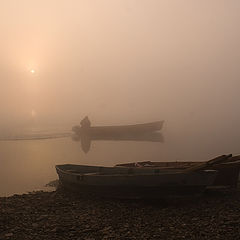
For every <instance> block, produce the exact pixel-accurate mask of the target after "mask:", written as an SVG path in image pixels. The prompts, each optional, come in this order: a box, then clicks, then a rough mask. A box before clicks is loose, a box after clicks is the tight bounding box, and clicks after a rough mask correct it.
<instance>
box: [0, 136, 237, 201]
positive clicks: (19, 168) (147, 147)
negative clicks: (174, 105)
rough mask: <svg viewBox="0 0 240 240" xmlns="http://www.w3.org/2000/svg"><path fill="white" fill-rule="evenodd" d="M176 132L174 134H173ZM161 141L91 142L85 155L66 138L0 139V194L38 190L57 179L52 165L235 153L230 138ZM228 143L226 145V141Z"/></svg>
mask: <svg viewBox="0 0 240 240" xmlns="http://www.w3.org/2000/svg"><path fill="white" fill-rule="evenodd" d="M176 133H177V134H176ZM163 135H164V137H165V142H164V143H159V142H131V141H93V142H92V145H91V150H90V151H89V152H88V153H87V154H85V153H84V152H83V151H82V149H81V144H80V142H74V141H72V139H71V138H70V137H66V138H57V139H45V140H20V141H0V196H9V195H12V194H15V193H23V192H28V191H33V190H38V189H43V188H44V186H45V185H46V184H47V183H48V182H50V181H52V180H55V179H57V178H58V177H57V174H56V171H55V165H56V164H65V163H73V164H88V165H104V166H114V165H115V164H117V163H126V162H137V161H146V160H150V161H184V160H186V161H199V160H208V159H211V158H213V157H215V156H217V155H220V154H227V153H233V154H236V153H238V152H239V151H238V144H237V142H236V140H235V139H234V138H229V139H228V138H224V139H220V138H219V139H218V140H217V141H216V137H215V136H214V138H213V137H212V138H211V136H209V137H208V138H199V136H198V137H196V136H194V135H193V134H191V133H189V134H187V133H186V132H185V134H184V138H183V135H182V134H181V133H179V132H176V131H175V132H174V131H172V132H170V131H169V132H167V131H165V132H163ZM227 143H228V144H227Z"/></svg>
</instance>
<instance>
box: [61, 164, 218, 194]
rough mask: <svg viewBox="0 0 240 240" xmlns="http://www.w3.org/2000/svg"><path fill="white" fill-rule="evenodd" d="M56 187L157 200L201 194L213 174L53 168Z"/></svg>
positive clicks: (211, 181) (102, 168)
mask: <svg viewBox="0 0 240 240" xmlns="http://www.w3.org/2000/svg"><path fill="white" fill-rule="evenodd" d="M56 171H57V174H58V176H59V180H60V184H61V185H62V186H63V187H65V188H67V189H71V190H74V191H80V192H90V193H98V194H103V195H107V196H112V197H116V196H117V197H119V196H123V197H129V196H130V197H131V196H138V197H146V196H151V197H152V196H154V197H161V196H166V195H169V194H170V195H185V194H194V193H201V192H203V191H204V190H205V188H206V187H207V186H209V185H211V184H212V183H213V182H214V180H215V178H216V175H217V171H216V170H201V171H191V172H185V171H181V170H176V171H169V170H168V169H159V168H133V167H103V166H87V165H71V164H65V165H57V166H56Z"/></svg>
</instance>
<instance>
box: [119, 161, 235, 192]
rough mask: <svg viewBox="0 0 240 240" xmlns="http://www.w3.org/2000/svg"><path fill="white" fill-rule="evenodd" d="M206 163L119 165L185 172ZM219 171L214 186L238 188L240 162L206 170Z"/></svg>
mask: <svg viewBox="0 0 240 240" xmlns="http://www.w3.org/2000/svg"><path fill="white" fill-rule="evenodd" d="M203 163H204V162H151V161H146V162H138V163H125V164H118V165H116V166H119V167H128V168H129V167H133V168H148V167H150V168H154V167H155V168H160V169H165V170H169V171H171V170H173V171H176V170H185V169H188V168H190V167H193V166H197V165H201V164H203ZM206 168H207V169H210V170H217V171H218V173H217V176H216V178H215V180H214V182H213V184H212V185H213V186H226V187H230V188H236V187H237V184H238V180H239V173H240V161H239V160H238V161H233V160H231V158H230V159H229V160H228V162H225V163H219V164H214V165H209V166H207V167H205V169H206Z"/></svg>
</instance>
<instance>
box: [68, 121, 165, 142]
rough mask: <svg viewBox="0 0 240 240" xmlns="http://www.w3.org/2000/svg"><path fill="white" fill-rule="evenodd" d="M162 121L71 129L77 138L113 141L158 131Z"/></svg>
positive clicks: (84, 126) (86, 126) (85, 125)
mask: <svg viewBox="0 0 240 240" xmlns="http://www.w3.org/2000/svg"><path fill="white" fill-rule="evenodd" d="M163 123H164V121H157V122H151V123H143V124H135V125H122V126H95V127H91V126H90V124H82V125H81V126H75V127H73V128H72V130H73V132H74V133H75V134H77V135H78V136H82V135H88V136H90V137H91V138H94V139H101V138H107V139H110V140H112V139H114V138H128V137H131V136H141V135H142V134H147V133H151V132H155V131H159V130H161V129H162V127H163Z"/></svg>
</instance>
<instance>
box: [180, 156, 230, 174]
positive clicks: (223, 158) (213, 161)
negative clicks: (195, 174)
mask: <svg viewBox="0 0 240 240" xmlns="http://www.w3.org/2000/svg"><path fill="white" fill-rule="evenodd" d="M231 157H232V154H229V155H222V156H219V157H216V158H214V159H211V160H209V161H207V162H204V163H200V164H198V165H197V166H193V167H189V168H187V169H185V170H184V171H185V172H192V171H199V170H202V169H205V168H206V167H210V166H213V165H215V164H219V163H224V162H227V161H228V160H229V158H231Z"/></svg>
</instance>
